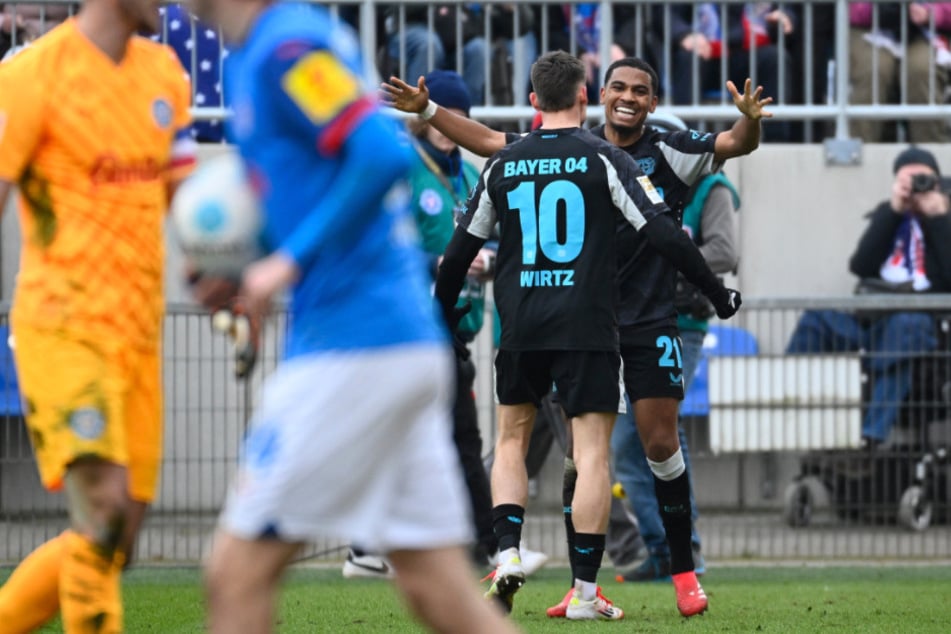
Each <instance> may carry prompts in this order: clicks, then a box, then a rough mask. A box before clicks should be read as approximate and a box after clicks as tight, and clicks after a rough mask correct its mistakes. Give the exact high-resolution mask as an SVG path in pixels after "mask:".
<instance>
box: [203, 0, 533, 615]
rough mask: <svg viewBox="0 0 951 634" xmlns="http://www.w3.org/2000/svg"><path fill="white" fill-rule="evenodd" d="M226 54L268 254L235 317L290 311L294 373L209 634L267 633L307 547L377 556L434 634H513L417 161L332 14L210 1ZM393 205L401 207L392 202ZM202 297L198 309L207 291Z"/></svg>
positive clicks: (221, 544)
mask: <svg viewBox="0 0 951 634" xmlns="http://www.w3.org/2000/svg"><path fill="white" fill-rule="evenodd" d="M195 7H196V13H197V15H198V17H199V18H201V19H203V20H205V21H207V23H209V24H213V25H215V26H216V27H219V28H221V30H222V33H223V35H224V36H225V38H226V40H227V41H229V42H233V43H234V44H233V46H234V48H233V49H232V53H231V55H230V56H229V63H228V64H227V66H226V75H225V83H226V86H227V87H228V88H229V89H230V92H229V94H230V96H231V98H230V100H229V101H230V103H231V104H232V106H233V108H234V110H235V112H236V115H235V117H234V118H233V119H231V120H229V140H231V141H233V142H234V144H235V146H236V148H237V150H238V151H239V153H240V155H241V157H242V159H243V160H244V162H245V163H246V164H247V166H248V169H249V170H250V171H251V172H252V173H253V175H254V176H253V178H252V181H253V183H254V184H255V185H256V186H257V187H258V191H259V193H260V199H261V200H260V202H261V210H262V221H263V228H262V232H263V236H265V241H266V243H267V245H268V246H269V247H270V248H269V249H268V252H267V255H265V256H264V257H263V258H261V259H260V260H257V261H256V262H253V263H252V264H250V265H249V266H248V267H247V268H246V269H245V271H244V274H243V277H242V283H241V289H240V292H239V293H238V296H240V298H241V304H242V308H244V310H246V311H247V313H248V314H250V315H251V316H252V318H257V319H263V317H264V315H265V314H266V312H267V310H268V308H269V305H270V302H271V300H272V298H273V297H275V296H277V295H278V294H281V293H283V292H284V291H285V290H286V291H288V292H289V294H290V297H291V302H290V307H289V314H288V322H289V326H288V329H287V333H286V341H285V351H284V357H283V358H282V360H281V361H280V362H279V364H278V367H277V369H276V370H275V371H274V373H272V374H271V376H270V377H269V378H268V379H267V381H266V383H265V385H264V386H263V397H262V399H261V405H260V407H259V408H258V409H257V410H256V411H255V413H254V415H253V417H252V420H251V422H250V425H249V429H248V433H247V436H246V438H245V442H244V447H243V452H242V456H243V460H242V461H241V464H240V465H239V473H238V474H237V476H236V478H235V482H234V486H233V487H232V489H231V491H230V493H229V496H228V499H227V501H226V503H225V507H224V509H223V510H222V512H221V516H220V519H219V528H218V530H217V532H216V535H215V539H214V545H213V549H212V553H211V556H210V558H209V561H208V565H207V576H206V582H207V590H208V606H209V611H210V618H209V625H210V628H211V631H212V632H215V633H221V634H224V633H227V634H231V633H234V632H270V631H272V630H273V629H274V624H275V614H274V612H275V607H276V595H277V592H278V588H279V585H280V579H281V576H282V573H283V571H284V569H285V568H286V566H287V565H288V563H289V562H290V561H291V559H292V558H293V556H294V554H295V553H296V552H297V551H298V550H299V548H300V546H301V544H303V543H305V542H306V541H308V540H310V539H313V538H316V537H326V538H330V539H345V540H352V541H353V542H354V543H358V544H362V545H364V546H365V547H366V548H368V549H372V550H373V551H375V552H381V553H384V554H386V555H387V556H388V557H389V558H390V561H392V563H393V566H394V568H395V570H396V580H397V584H398V586H399V588H400V590H401V591H402V593H403V594H404V596H405V598H406V602H407V604H408V605H409V606H410V608H411V609H412V610H413V612H414V613H415V614H416V616H417V617H418V618H419V619H420V620H421V621H422V622H423V623H424V624H425V625H427V626H429V627H430V628H432V629H433V630H436V631H442V632H446V631H453V632H460V633H466V632H472V633H480V634H481V633H488V632H514V631H515V628H514V626H513V625H512V624H511V623H509V622H507V620H506V619H505V618H504V617H503V616H502V615H501V614H500V613H499V612H498V610H496V609H494V608H493V607H492V606H491V605H490V604H488V603H487V602H485V601H484V600H483V599H482V598H481V597H480V596H479V592H478V589H477V586H476V584H475V582H474V580H473V571H472V568H471V565H470V563H469V561H468V559H467V555H466V552H465V550H464V548H463V545H464V544H466V543H468V541H469V539H470V537H471V526H470V524H469V519H468V513H467V509H466V498H465V493H464V491H463V487H464V484H463V479H462V474H461V472H460V468H459V461H458V459H457V457H456V455H455V452H454V450H453V448H452V446H451V441H450V426H449V425H450V421H449V408H450V399H451V394H450V392H451V383H452V378H451V375H452V359H451V356H452V351H451V349H450V347H449V345H448V340H447V336H446V330H445V325H444V324H441V323H439V321H438V316H437V314H436V311H435V310H434V305H433V300H432V297H431V295H430V293H429V275H428V273H427V271H426V269H425V265H424V258H423V255H422V253H421V252H420V250H419V246H418V243H417V241H416V239H415V232H414V229H413V226H412V219H411V217H410V215H409V211H408V209H407V208H406V205H405V202H406V200H405V196H401V195H400V193H399V192H400V191H404V190H403V189H402V188H400V187H395V188H394V185H397V184H398V183H401V182H402V181H403V180H404V179H405V177H406V175H407V173H408V169H409V167H410V165H411V158H412V157H411V152H412V150H411V149H410V148H409V147H407V146H406V144H405V143H403V142H402V140H401V138H400V136H399V134H398V130H397V127H396V123H395V122H394V121H392V119H391V118H389V117H387V116H385V115H383V114H382V113H380V112H379V110H378V108H377V106H376V103H375V99H374V98H373V96H372V95H371V94H368V93H367V92H366V90H365V88H364V87H365V86H366V85H367V83H368V81H367V80H368V79H369V78H368V77H366V76H365V73H366V71H367V64H366V63H365V60H363V59H362V58H361V55H360V46H359V44H358V42H357V38H356V35H355V33H354V32H353V31H352V30H351V29H349V27H347V26H345V25H344V24H343V23H342V22H340V21H338V20H335V19H334V18H333V17H332V16H331V15H330V13H329V12H328V11H327V10H326V9H325V8H323V7H321V6H314V5H306V4H299V3H285V2H276V1H273V2H272V1H271V0H200V1H198V2H196V4H195ZM391 193H392V195H391ZM216 281H217V282H221V283H222V284H224V283H226V281H224V280H214V279H212V280H210V281H206V282H205V283H204V284H203V283H202V281H201V280H199V282H198V284H197V285H196V286H195V287H194V288H195V289H196V291H197V293H198V295H199V300H201V301H203V302H204V301H206V300H207V298H206V297H202V296H201V295H203V294H204V292H205V291H206V290H209V289H210V288H211V287H214V286H216V284H215V282H216Z"/></svg>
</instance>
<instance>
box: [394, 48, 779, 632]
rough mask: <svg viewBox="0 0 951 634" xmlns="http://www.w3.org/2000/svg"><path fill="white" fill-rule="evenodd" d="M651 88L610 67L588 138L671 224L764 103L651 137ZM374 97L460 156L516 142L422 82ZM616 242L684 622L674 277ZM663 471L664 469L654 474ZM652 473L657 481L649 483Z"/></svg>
mask: <svg viewBox="0 0 951 634" xmlns="http://www.w3.org/2000/svg"><path fill="white" fill-rule="evenodd" d="M658 85H659V81H658V77H657V73H656V72H655V71H654V69H653V68H652V67H651V66H650V65H649V64H647V63H646V62H644V61H643V60H640V59H637V58H630V57H629V58H624V59H621V60H618V61H616V62H614V63H613V64H611V66H610V67H609V68H608V69H607V71H606V72H605V81H604V87H603V88H602V89H601V102H602V103H603V104H604V116H605V119H606V121H607V123H606V124H605V125H602V126H598V127H596V128H594V129H593V130H592V133H593V134H595V135H596V136H600V137H602V138H604V139H606V140H607V141H609V142H610V143H612V144H614V145H616V146H618V147H619V148H621V149H623V150H624V151H625V152H627V153H628V154H630V155H631V156H632V157H633V158H634V159H635V160H636V161H637V162H638V164H639V165H641V166H643V169H644V170H645V172H647V174H648V175H649V176H650V178H651V180H652V182H654V183H655V184H656V185H657V189H658V191H661V192H662V195H663V197H664V200H665V202H666V203H667V204H668V206H670V207H671V209H673V210H674V211H676V212H677V213H678V215H679V214H680V213H681V212H682V210H683V208H684V203H685V201H686V197H687V195H688V193H689V191H690V187H691V186H692V185H693V184H694V183H696V182H697V181H698V180H699V179H701V178H703V177H704V176H706V175H707V174H710V173H712V172H713V171H715V170H717V169H718V168H719V166H720V165H721V164H722V163H723V162H724V161H725V160H727V159H729V158H733V157H736V156H742V155H744V154H748V153H750V152H752V151H753V150H755V149H756V148H757V146H758V145H759V140H760V131H761V124H760V120H761V119H762V118H763V117H766V118H768V117H771V116H772V115H771V114H770V113H769V112H767V111H765V110H764V107H765V106H766V105H768V104H769V103H770V102H771V101H772V98H770V97H765V98H763V97H762V88H757V89H756V90H755V91H753V90H751V82H750V81H749V80H747V81H746V83H745V85H744V92H743V93H740V92H739V91H738V90H737V88H736V86H734V85H733V83H732V82H727V89H728V90H729V91H730V93H731V95H732V96H733V101H734V104H735V105H736V107H737V109H738V110H739V111H740V114H741V116H740V117H739V118H738V119H737V121H736V122H735V123H734V124H733V126H732V128H731V129H730V130H728V131H726V132H723V133H719V134H701V133H698V132H695V131H693V130H689V131H684V132H681V131H675V132H658V131H656V130H653V129H651V128H649V127H648V126H646V125H645V123H646V121H647V117H648V115H649V114H650V113H652V112H654V110H655V109H656V108H657V90H658ZM382 88H383V91H384V93H385V95H386V96H387V97H388V98H389V99H390V100H391V101H392V103H393V105H394V106H395V107H396V108H398V109H400V110H403V111H405V112H415V113H418V114H419V115H420V116H421V117H423V118H425V119H427V120H428V121H429V123H430V124H431V125H432V126H433V127H435V128H437V129H438V130H439V131H440V132H442V133H443V134H445V135H446V136H447V137H449V138H450V139H452V140H453V141H455V142H456V143H458V144H459V145H460V146H462V147H465V148H467V149H469V150H470V151H473V152H475V153H477V154H480V155H482V156H489V155H491V154H493V153H495V152H497V151H499V150H500V149H501V148H503V147H504V146H505V144H506V143H511V142H514V141H517V140H518V139H520V138H521V137H520V136H519V135H517V134H506V133H503V132H498V131H495V130H491V129H489V128H487V127H486V126H485V125H483V124H481V123H479V122H477V121H475V120H473V119H467V118H464V117H458V116H456V115H455V114H454V113H452V112H451V111H448V110H446V109H444V108H439V107H438V105H437V104H436V103H434V102H433V101H431V100H430V99H429V97H428V93H427V91H426V86H425V82H424V81H423V80H422V79H420V81H419V82H418V85H417V86H416V87H414V86H410V85H409V84H407V83H405V82H403V81H401V80H400V79H398V78H396V77H392V78H390V83H388V84H387V83H385V84H383V86H382ZM619 232H620V234H621V236H620V240H621V258H620V271H619V277H618V282H619V285H620V288H619V290H620V307H619V310H618V322H619V326H620V334H621V346H620V348H621V356H622V358H623V359H624V367H625V372H624V384H625V389H626V390H627V392H628V395H629V396H630V397H631V400H632V401H634V409H635V416H636V420H637V428H638V432H639V435H640V437H641V439H642V442H643V445H644V449H645V451H646V453H647V456H648V458H649V459H650V460H651V461H652V462H653V463H654V466H652V472H653V473H654V484H655V490H656V497H657V500H658V506H659V508H661V509H667V510H666V511H663V512H661V520H662V522H663V525H664V528H665V531H666V537H667V542H668V544H669V545H670V550H671V572H672V574H673V576H674V586H675V589H676V595H677V607H678V609H679V610H680V612H681V614H683V615H684V616H692V615H695V614H698V613H700V612H703V611H704V610H705V609H706V607H707V598H706V595H705V594H704V592H703V589H702V588H701V587H700V584H699V583H698V581H697V578H696V574H695V573H694V570H693V567H694V566H693V556H692V552H691V550H692V549H691V543H690V516H689V498H690V495H689V492H690V481H689V474H688V473H687V472H686V465H685V464H683V454H682V451H681V448H680V442H679V439H678V425H677V411H678V404H679V401H680V400H682V399H683V384H682V382H674V381H670V380H668V379H667V375H668V374H669V373H670V372H671V371H673V372H674V373H679V372H680V370H681V367H682V364H680V363H679V362H678V359H677V357H676V355H673V361H674V365H673V366H671V365H665V364H666V363H668V360H667V359H666V358H665V355H666V352H665V350H664V349H663V348H660V347H658V345H657V341H658V337H664V338H665V339H664V341H669V342H670V344H671V345H673V344H674V342H677V343H678V345H679V336H678V333H677V322H676V318H677V311H676V309H675V308H674V303H673V299H674V290H675V285H674V271H673V269H672V268H671V266H670V263H669V262H667V260H665V259H664V258H663V257H661V256H660V255H659V254H657V253H656V252H655V250H654V249H651V248H648V246H647V243H646V240H645V239H644V237H643V235H642V234H640V233H636V232H634V231H633V229H632V228H631V227H630V226H629V225H628V223H626V222H622V223H620V224H619ZM668 461H672V462H669V463H668ZM565 463H566V469H565V487H564V501H565V504H564V506H565V528H566V531H567V536H568V542H569V549H570V548H571V544H572V541H573V534H574V529H573V527H572V518H571V505H570V500H571V498H572V495H573V491H574V486H575V471H574V467H573V465H572V464H571V458H570V457H567V458H566V459H565ZM664 463H668V464H670V465H672V468H670V469H667V468H665V467H662V466H660V465H662V464H664ZM681 465H683V466H681ZM655 466H656V468H655ZM659 471H663V472H664V475H658V472H659ZM572 592H573V590H569V591H568V593H567V594H566V595H565V597H564V598H563V599H562V601H561V602H559V603H558V604H557V605H554V606H552V607H550V608H549V609H548V616H550V617H564V616H565V610H566V608H567V605H568V602H569V601H570V599H571V595H572Z"/></svg>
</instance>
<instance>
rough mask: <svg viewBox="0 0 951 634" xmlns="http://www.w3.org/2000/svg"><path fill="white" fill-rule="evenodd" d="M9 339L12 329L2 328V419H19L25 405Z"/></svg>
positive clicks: (0, 345) (0, 380)
mask: <svg viewBox="0 0 951 634" xmlns="http://www.w3.org/2000/svg"><path fill="white" fill-rule="evenodd" d="M9 338H10V328H9V327H7V326H0V417H19V416H22V415H23V403H22V401H21V400H20V385H19V383H18V382H17V374H16V369H15V368H14V365H13V353H12V351H11V350H10V345H9V343H8V340H9Z"/></svg>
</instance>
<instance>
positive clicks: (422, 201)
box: [419, 187, 443, 216]
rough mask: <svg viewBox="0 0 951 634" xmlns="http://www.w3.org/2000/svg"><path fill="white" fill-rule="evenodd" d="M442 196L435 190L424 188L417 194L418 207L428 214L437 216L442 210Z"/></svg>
mask: <svg viewBox="0 0 951 634" xmlns="http://www.w3.org/2000/svg"><path fill="white" fill-rule="evenodd" d="M442 207H443V203H442V196H440V195H439V194H438V193H436V190H434V189H430V188H428V187H427V188H426V189H424V190H423V191H422V193H421V194H420V195H419V208H420V209H422V210H423V211H424V212H425V213H426V214H427V215H429V216H438V215H439V212H441V211H442Z"/></svg>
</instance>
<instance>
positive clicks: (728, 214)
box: [677, 172, 740, 332]
mask: <svg viewBox="0 0 951 634" xmlns="http://www.w3.org/2000/svg"><path fill="white" fill-rule="evenodd" d="M718 186H720V187H723V188H724V190H723V191H722V192H718V194H717V195H716V196H714V197H712V198H711V193H712V192H714V191H715V188H716V187H718ZM739 207H740V196H739V194H738V193H737V191H736V188H735V187H734V186H733V183H731V182H730V181H729V179H728V178H727V177H726V176H725V175H724V174H723V172H715V173H713V174H709V175H707V176H705V177H704V178H703V179H702V180H701V181H700V182H699V184H698V185H697V186H696V188H695V190H694V192H693V195H692V196H691V198H690V200H689V201H688V202H687V206H686V208H685V209H684V219H683V226H684V229H685V230H686V231H687V232H688V233H689V234H690V236H691V238H693V241H694V242H695V243H696V244H697V245H698V246H699V247H700V252H701V253H702V254H703V257H704V259H705V260H706V261H707V264H708V265H709V266H710V268H711V269H712V270H713V272H714V273H727V272H728V271H731V270H733V269H734V268H735V267H736V262H737V260H738V255H737V244H736V228H735V225H734V219H733V213H734V211H735V210H737V209H739ZM677 326H678V328H680V330H700V331H702V332H706V330H707V326H708V322H707V320H705V319H703V320H701V319H694V318H693V317H690V316H688V315H685V314H683V313H681V314H679V315H678V316H677Z"/></svg>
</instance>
